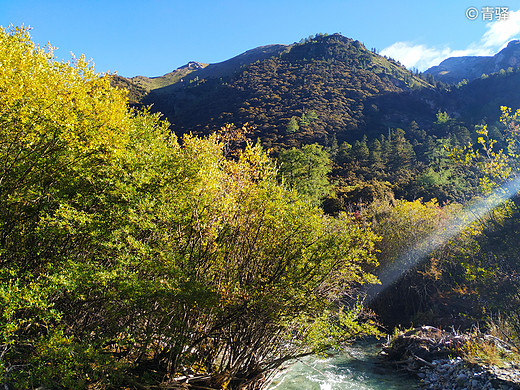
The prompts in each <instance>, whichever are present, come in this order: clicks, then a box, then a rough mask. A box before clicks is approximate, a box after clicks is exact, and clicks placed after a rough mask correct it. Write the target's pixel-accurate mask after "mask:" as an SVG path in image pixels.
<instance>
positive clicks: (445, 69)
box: [424, 40, 520, 83]
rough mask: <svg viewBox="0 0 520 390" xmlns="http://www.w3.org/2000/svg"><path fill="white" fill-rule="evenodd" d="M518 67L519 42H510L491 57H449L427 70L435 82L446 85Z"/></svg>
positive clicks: (519, 63) (519, 61) (519, 57)
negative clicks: (438, 81)
mask: <svg viewBox="0 0 520 390" xmlns="http://www.w3.org/2000/svg"><path fill="white" fill-rule="evenodd" d="M518 66H520V41H519V40H512V41H510V42H509V43H508V44H507V46H506V47H505V48H504V49H502V50H500V51H499V52H498V53H496V54H495V55H493V56H463V57H450V58H447V59H445V60H444V61H442V62H441V63H440V64H439V65H437V66H433V67H431V68H429V69H427V70H426V71H425V72H424V73H425V74H431V75H432V76H433V77H435V78H436V79H437V80H440V81H442V82H446V83H458V82H460V81H462V80H463V79H466V80H468V81H471V80H475V79H477V78H480V77H481V76H482V75H483V74H485V75H489V74H491V73H496V72H499V71H500V70H501V69H504V70H506V69H508V68H509V67H513V68H516V67H518Z"/></svg>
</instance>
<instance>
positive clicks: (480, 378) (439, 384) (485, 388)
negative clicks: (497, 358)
mask: <svg viewBox="0 0 520 390" xmlns="http://www.w3.org/2000/svg"><path fill="white" fill-rule="evenodd" d="M417 375H418V376H419V378H421V381H422V383H423V385H422V388H423V389H427V390H491V389H497V390H517V389H520V366H519V365H516V364H510V365H509V367H497V366H492V365H485V364H470V363H468V362H465V361H464V360H463V359H462V358H460V357H458V358H456V359H441V360H434V361H432V362H431V365H425V366H423V367H421V368H420V369H419V372H418V373H417Z"/></svg>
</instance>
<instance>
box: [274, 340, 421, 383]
mask: <svg viewBox="0 0 520 390" xmlns="http://www.w3.org/2000/svg"><path fill="white" fill-rule="evenodd" d="M377 351H378V349H377V348H376V347H375V343H373V342H372V343H362V344H358V345H356V346H352V347H350V348H348V350H346V351H345V353H342V354H340V355H337V356H334V357H329V358H317V357H307V358H304V359H300V360H299V361H298V362H295V363H293V364H292V365H290V366H289V367H288V368H287V369H286V370H284V371H282V372H281V373H279V374H278V375H276V377H275V378H274V379H273V381H272V382H271V384H270V386H269V387H268V389H269V390H275V389H276V390H348V389H355V390H410V389H415V388H417V386H418V385H419V381H418V380H417V379H414V378H412V377H410V376H409V375H407V374H405V373H402V372H398V371H395V370H393V369H392V368H391V367H387V366H385V365H382V364H381V362H380V360H379V359H378V358H377Z"/></svg>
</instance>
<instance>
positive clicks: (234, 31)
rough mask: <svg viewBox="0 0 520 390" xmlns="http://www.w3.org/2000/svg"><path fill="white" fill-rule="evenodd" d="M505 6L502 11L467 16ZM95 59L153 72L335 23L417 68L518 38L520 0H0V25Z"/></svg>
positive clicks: (332, 29) (333, 28)
mask: <svg viewBox="0 0 520 390" xmlns="http://www.w3.org/2000/svg"><path fill="white" fill-rule="evenodd" d="M484 6H490V7H493V8H496V7H508V8H509V11H510V15H509V20H507V21H496V20H493V21H491V22H489V21H484V20H482V17H481V14H479V16H478V17H477V18H476V19H475V20H469V19H468V18H467V17H466V10H467V9H468V8H469V7H475V9H476V10H477V11H478V12H479V13H481V11H482V7H484ZM10 24H13V25H18V26H19V25H22V24H24V25H26V26H31V27H32V31H31V35H32V37H33V40H34V41H35V42H36V43H38V44H41V45H44V44H46V43H48V42H50V43H51V44H52V46H54V47H57V48H58V50H57V51H56V52H55V54H56V56H57V57H58V58H59V59H69V58H70V54H69V53H70V52H73V53H74V54H75V55H77V56H78V55H80V54H85V55H86V56H87V58H92V59H93V60H94V63H95V66H96V70H97V71H100V72H115V71H117V73H118V74H120V75H122V76H127V77H130V76H136V75H145V76H159V75H163V74H165V73H168V72H170V71H172V70H174V69H176V68H177V67H179V66H182V65H184V64H186V63H187V62H188V61H192V60H193V61H199V62H207V63H214V62H219V61H223V60H226V59H228V58H231V57H233V56H235V55H238V54H240V53H242V52H244V51H246V50H249V49H252V48H254V47H257V46H261V45H267V44H272V43H282V44H291V43H293V42H296V41H299V40H300V39H301V38H305V37H308V36H309V35H314V34H316V33H318V32H323V33H331V34H332V33H336V32H339V33H341V34H343V35H345V36H348V37H350V38H354V39H357V40H359V41H361V42H363V43H364V44H365V45H366V46H367V47H368V48H372V47H375V48H377V49H378V50H380V52H381V53H382V54H386V55H389V56H391V57H393V58H396V59H398V60H400V61H401V62H402V63H403V64H405V65H406V66H408V67H418V68H419V69H421V70H424V69H426V68H427V67H428V66H431V65H434V64H435V65H436V64H438V63H439V62H440V61H441V60H442V59H444V58H446V57H449V56H457V55H489V54H494V53H495V52H497V51H498V50H500V49H501V48H502V47H503V46H504V45H505V44H506V43H507V42H508V41H509V40H511V39H514V38H520V0H486V1H481V0H435V1H422V0H414V1H408V0H402V1H400V0H395V1H388V0H386V1H382V0H357V1H351V0H321V1H316V0H315V1H306V0H299V1H296V0H288V1H284V0H262V1H250V0H222V1H220V0H213V1H208V0H195V1H190V2H188V1H186V0H183V1H178V0H168V1H167V0H145V1H143V0H141V1H135V0H124V1H123V0H104V1H99V0H83V1H77V0H67V1H63V0H0V25H2V26H4V27H6V26H8V25H10Z"/></svg>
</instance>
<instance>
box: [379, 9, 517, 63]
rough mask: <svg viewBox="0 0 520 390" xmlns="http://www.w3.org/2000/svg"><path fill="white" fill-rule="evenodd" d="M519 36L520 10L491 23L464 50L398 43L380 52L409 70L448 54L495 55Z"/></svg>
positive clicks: (437, 61) (440, 59)
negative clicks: (480, 35) (477, 38)
mask: <svg viewBox="0 0 520 390" xmlns="http://www.w3.org/2000/svg"><path fill="white" fill-rule="evenodd" d="M519 37H520V10H518V11H510V12H509V18H508V20H504V21H496V22H493V23H489V25H488V26H487V31H486V32H485V33H484V35H482V37H481V39H480V41H479V42H473V43H471V44H470V45H468V47H466V48H465V49H459V50H453V49H451V48H450V47H449V46H444V47H428V46H426V45H421V44H414V43H413V42H396V43H394V44H393V45H391V46H389V47H387V48H385V49H383V50H381V54H382V55H385V56H388V57H392V58H394V59H396V60H398V61H399V62H401V63H402V64H403V65H404V66H406V67H407V68H409V69H410V68H417V69H419V70H420V71H424V70H426V69H428V68H430V67H432V66H435V65H439V64H440V63H441V62H442V61H443V60H445V59H446V58H449V57H462V56H489V55H493V54H495V53H496V52H498V51H499V50H500V49H503V48H504V47H505V46H506V45H507V43H508V42H509V41H510V40H511V39H514V38H519Z"/></svg>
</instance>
